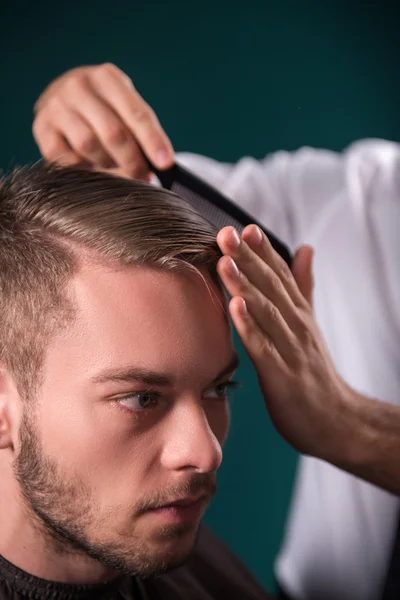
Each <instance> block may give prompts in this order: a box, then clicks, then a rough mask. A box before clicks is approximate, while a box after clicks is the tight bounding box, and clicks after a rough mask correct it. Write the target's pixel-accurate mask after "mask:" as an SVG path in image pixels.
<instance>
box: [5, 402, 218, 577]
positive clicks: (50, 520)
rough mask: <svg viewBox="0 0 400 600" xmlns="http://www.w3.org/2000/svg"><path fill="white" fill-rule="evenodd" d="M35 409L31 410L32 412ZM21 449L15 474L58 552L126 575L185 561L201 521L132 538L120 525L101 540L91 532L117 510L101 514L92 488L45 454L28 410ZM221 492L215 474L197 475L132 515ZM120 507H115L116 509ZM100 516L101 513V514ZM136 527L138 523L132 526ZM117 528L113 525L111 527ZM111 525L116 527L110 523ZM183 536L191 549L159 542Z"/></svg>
mask: <svg viewBox="0 0 400 600" xmlns="http://www.w3.org/2000/svg"><path fill="white" fill-rule="evenodd" d="M29 412H30V411H29ZM19 437H20V452H19V455H18V457H17V458H16V460H15V463H14V474H15V476H16V479H17V481H18V482H19V484H20V488H21V493H22V496H23V499H24V501H25V504H26V507H27V509H28V511H29V514H30V516H31V517H32V518H33V523H34V525H35V527H36V529H37V530H38V531H39V534H40V535H41V536H44V537H45V538H46V541H47V542H50V544H51V547H52V549H53V550H54V552H55V553H56V554H58V555H65V554H70V555H81V556H86V557H90V558H92V559H94V560H96V561H99V562H100V563H101V564H103V565H104V566H106V567H108V568H110V569H113V570H115V571H117V572H119V573H122V574H129V575H138V576H142V577H147V576H150V575H158V574H162V573H165V572H167V571H170V570H171V569H175V568H177V567H179V566H181V565H182V564H183V563H184V562H185V561H186V559H187V558H188V556H189V554H190V553H191V551H192V549H193V547H194V546H195V543H196V539H197V535H198V529H199V526H198V525H197V527H195V526H194V525H193V524H189V525H186V524H182V525H166V526H164V527H159V528H158V529H157V530H156V531H155V532H154V533H155V535H153V536H152V538H151V539H150V540H149V539H146V538H145V537H144V536H142V537H139V536H138V535H137V534H135V533H134V531H133V532H132V531H130V532H129V534H130V535H129V538H127V537H126V536H125V538H124V537H123V536H121V534H119V533H118V531H117V530H114V534H115V535H114V539H112V540H110V539H107V540H101V541H99V540H95V539H93V536H91V533H90V532H96V531H101V530H102V528H103V527H105V528H106V530H107V524H109V523H111V524H112V522H113V515H112V514H111V511H108V513H107V514H104V511H103V514H101V515H100V510H99V509H98V508H97V510H96V500H95V498H94V497H93V495H92V494H91V492H90V490H89V488H88V487H87V486H86V485H85V484H84V482H82V481H80V480H79V479H78V478H77V477H75V478H74V479H72V478H71V477H70V478H68V477H67V476H66V475H65V474H64V473H63V472H62V470H61V468H60V467H59V465H58V464H57V462H56V461H55V460H54V459H51V458H48V457H46V456H44V454H43V451H42V448H41V444H40V440H39V438H38V436H37V433H36V428H35V425H34V420H33V417H31V416H30V415H29V413H28V411H26V412H25V414H24V416H23V419H22V422H21V427H20V434H19ZM215 491H216V486H215V480H214V477H213V478H211V476H210V474H205V475H202V474H197V475H194V476H193V477H192V479H191V480H190V481H189V482H188V483H187V484H186V485H184V486H182V485H181V486H179V489H178V488H175V489H174V490H172V489H170V490H169V496H166V495H165V494H158V495H157V496H156V497H155V495H153V497H152V498H150V497H147V498H143V499H141V501H140V502H138V503H137V505H136V507H135V509H134V510H133V511H132V514H135V513H136V514H141V513H144V512H146V510H148V509H149V508H153V507H156V506H157V505H160V504H162V503H163V502H162V501H163V500H164V503H167V502H168V498H171V497H173V496H172V494H174V496H175V497H179V496H184V495H192V494H196V493H199V492H205V493H206V494H208V495H210V496H211V495H212V494H214V493H215ZM114 512H115V511H114ZM99 515H100V516H99ZM133 528H134V525H133V522H132V529H133ZM111 529H112V527H111ZM108 530H110V528H108ZM183 536H186V537H188V536H191V538H192V541H191V544H189V549H188V550H186V551H185V552H184V553H183V552H180V553H179V554H177V553H173V552H172V551H169V552H165V551H164V552H162V551H157V550H155V549H154V543H156V544H157V543H159V545H160V547H161V548H162V544H163V542H166V543H168V545H169V546H170V547H171V543H172V547H173V542H174V541H176V542H179V540H180V539H182V537H183Z"/></svg>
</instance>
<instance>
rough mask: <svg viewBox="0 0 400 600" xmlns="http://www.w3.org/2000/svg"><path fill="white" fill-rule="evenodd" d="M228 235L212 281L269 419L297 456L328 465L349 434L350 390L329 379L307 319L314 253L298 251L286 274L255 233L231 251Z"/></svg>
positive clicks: (330, 369)
mask: <svg viewBox="0 0 400 600" xmlns="http://www.w3.org/2000/svg"><path fill="white" fill-rule="evenodd" d="M234 234H235V230H234V229H233V228H232V227H225V228H224V229H222V230H221V231H220V232H219V234H218V238H217V240H218V244H219V246H220V248H221V251H222V252H223V254H224V255H225V256H223V257H222V258H221V259H220V261H219V263H218V273H219V275H220V277H221V279H222V281H223V283H224V285H225V287H226V288H227V290H228V292H229V294H230V295H231V296H232V300H231V301H230V306H229V308H230V313H231V316H232V319H233V322H234V325H235V327H236V329H237V331H238V333H239V336H240V338H241V340H242V343H243V345H244V347H245V348H246V350H247V352H248V354H249V356H250V358H251V359H252V361H253V363H254V366H255V368H256V371H257V374H258V378H259V382H260V386H261V390H262V393H263V396H264V399H265V403H266V406H267V409H268V412H269V414H270V416H271V419H272V421H273V423H274V424H275V426H276V428H277V429H278V431H279V432H280V433H281V435H282V436H283V437H284V438H285V439H286V440H287V441H288V442H289V443H290V444H292V445H293V446H294V447H296V448H297V449H298V450H299V451H300V452H302V453H304V454H311V455H314V456H318V457H320V458H324V459H326V460H331V461H334V460H335V458H336V457H335V452H337V446H338V443H339V441H340V443H341V444H345V441H343V440H345V437H346V434H347V435H348V432H349V424H350V420H349V417H348V414H349V413H350V412H351V411H350V410H349V409H350V403H351V402H352V390H350V389H349V388H348V386H347V385H346V384H345V383H344V382H343V380H342V379H341V378H340V377H339V375H338V374H337V372H336V371H335V368H334V366H333V364H332V361H331V358H330V356H329V354H328V351H327V349H326V347H325V344H324V341H323V339H322V334H321V333H320V331H319V328H318V326H317V324H316V322H315V320H314V317H313V312H312V307H311V295H312V287H313V283H312V275H311V262H312V249H311V248H310V247H307V246H303V247H302V248H300V250H299V251H298V252H297V254H296V256H295V258H294V262H293V273H292V272H291V271H290V269H289V268H288V267H287V265H286V263H285V262H284V261H283V260H282V259H281V257H280V256H279V255H278V254H277V253H276V252H275V251H274V250H273V248H272V246H271V244H270V243H269V241H268V239H267V237H266V236H265V235H264V234H263V233H262V232H261V231H260V229H259V228H258V227H256V226H255V225H249V226H248V227H246V229H245V230H244V232H243V234H242V238H240V237H239V236H238V235H236V242H237V244H236V245H235V235H234ZM235 264H236V265H237V268H236V267H235ZM245 307H247V313H246V311H245V310H244V309H245Z"/></svg>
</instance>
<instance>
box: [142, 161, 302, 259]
mask: <svg viewBox="0 0 400 600" xmlns="http://www.w3.org/2000/svg"><path fill="white" fill-rule="evenodd" d="M145 159H146V162H147V163H148V165H149V168H150V170H151V172H152V173H154V175H156V176H157V178H158V179H159V180H160V183H161V185H162V186H163V187H164V188H166V189H168V190H171V191H172V192H174V193H175V194H178V196H181V197H182V198H184V199H185V200H187V201H188V202H190V204H192V206H194V208H195V209H196V210H197V211H198V212H199V213H200V214H202V215H203V217H205V218H206V219H207V220H208V221H210V222H211V223H212V224H213V225H215V226H216V227H217V228H218V229H222V228H223V227H225V226H226V225H232V226H233V227H235V229H237V230H238V231H239V233H241V232H242V231H243V229H244V228H245V227H246V225H250V224H251V223H254V224H256V225H258V227H260V229H262V231H263V232H264V233H265V235H266V236H267V237H268V239H269V241H270V242H271V245H272V247H273V248H274V249H275V250H276V252H277V253H278V254H279V255H280V256H281V257H282V258H283V259H284V260H285V261H286V263H287V264H288V265H289V267H291V265H292V255H291V253H290V251H289V249H288V248H287V246H286V245H285V244H284V243H283V242H281V241H280V240H279V239H278V238H277V237H275V236H274V234H273V233H271V232H270V231H269V230H268V229H266V228H265V227H264V226H263V225H261V224H260V223H259V222H258V221H256V220H255V219H254V218H253V217H251V216H250V215H249V214H248V213H246V212H245V211H244V210H242V209H241V208H239V206H237V205H236V204H234V203H233V202H231V200H228V198H227V197H226V196H224V195H223V194H221V192H219V191H218V190H216V189H215V188H214V187H213V186H211V185H210V184H208V183H207V182H205V181H204V180H203V179H201V178H200V177H198V176H197V175H195V174H194V173H192V172H190V171H189V170H188V169H186V168H185V167H182V166H181V165H179V164H177V163H175V164H174V165H173V166H172V167H171V168H170V169H167V170H165V171H164V170H163V171H160V170H158V169H156V167H154V165H152V164H151V163H150V162H149V160H148V159H147V158H146V157H145Z"/></svg>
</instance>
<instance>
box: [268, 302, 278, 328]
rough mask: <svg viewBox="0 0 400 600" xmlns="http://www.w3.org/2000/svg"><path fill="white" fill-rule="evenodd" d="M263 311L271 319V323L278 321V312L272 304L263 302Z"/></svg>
mask: <svg viewBox="0 0 400 600" xmlns="http://www.w3.org/2000/svg"><path fill="white" fill-rule="evenodd" d="M265 311H266V313H267V315H268V319H269V320H270V321H272V322H273V323H277V322H278V321H279V318H280V313H279V310H278V309H277V308H276V306H275V305H274V304H272V303H271V302H268V301H267V302H266V303H265Z"/></svg>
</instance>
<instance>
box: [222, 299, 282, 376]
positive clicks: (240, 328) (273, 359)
mask: <svg viewBox="0 0 400 600" xmlns="http://www.w3.org/2000/svg"><path fill="white" fill-rule="evenodd" d="M229 312H230V315H231V317H232V321H233V324H234V326H235V329H236V331H237V332H238V334H239V337H240V340H241V342H242V344H243V346H244V348H245V350H246V352H247V354H248V355H249V356H250V358H251V360H252V361H253V363H254V366H255V368H256V369H257V371H258V372H259V373H262V376H263V378H264V379H268V372H267V371H266V369H268V367H269V369H273V371H272V372H273V373H274V372H275V370H276V368H280V369H281V368H282V367H283V365H284V363H283V360H282V357H281V356H280V354H279V353H278V352H277V350H276V348H275V346H274V344H273V343H272V342H271V340H270V338H268V337H267V336H266V335H265V333H264V332H262V331H261V330H260V328H259V327H258V325H257V323H256V322H255V320H254V319H253V317H252V316H251V314H250V313H249V312H248V309H247V305H246V302H245V301H244V299H243V298H241V297H240V296H235V297H234V298H232V299H231V301H230V303H229Z"/></svg>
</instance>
